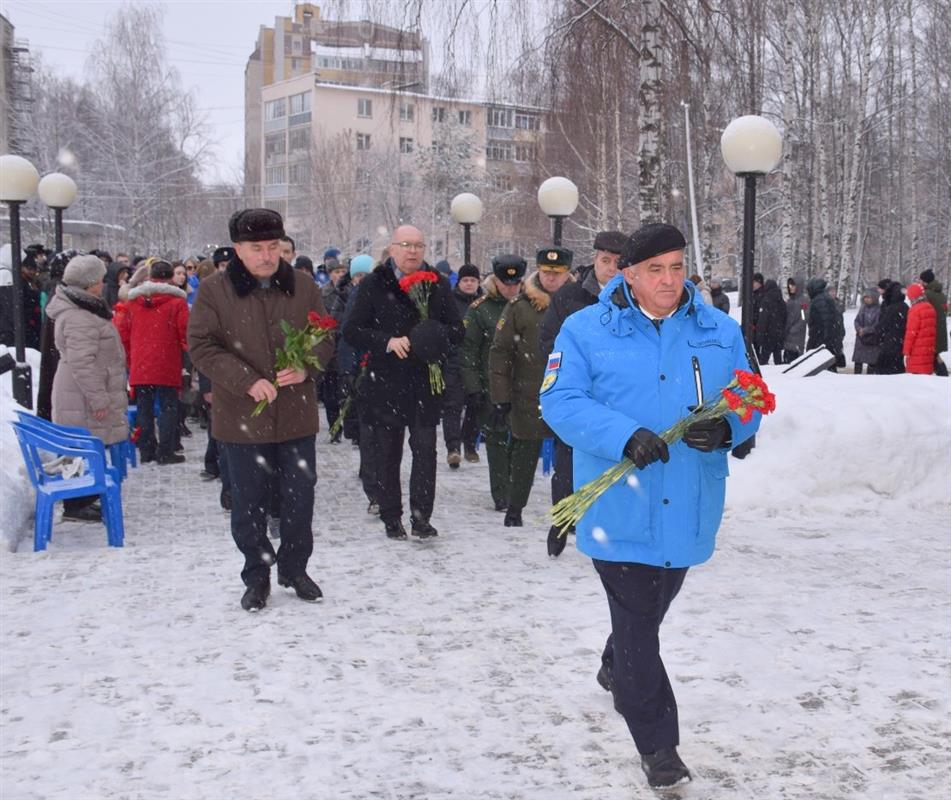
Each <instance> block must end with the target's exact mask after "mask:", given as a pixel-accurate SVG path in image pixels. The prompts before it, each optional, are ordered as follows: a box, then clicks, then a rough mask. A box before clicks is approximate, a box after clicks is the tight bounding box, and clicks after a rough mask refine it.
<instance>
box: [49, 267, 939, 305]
mask: <svg viewBox="0 0 951 800" xmlns="http://www.w3.org/2000/svg"><path fill="white" fill-rule="evenodd" d="M67 269H69V268H68V267H67ZM905 293H906V294H907V295H908V302H910V303H914V302H915V300H917V299H918V298H919V297H924V296H925V287H924V286H922V285H921V284H920V283H909V284H908V288H906V289H905Z"/></svg>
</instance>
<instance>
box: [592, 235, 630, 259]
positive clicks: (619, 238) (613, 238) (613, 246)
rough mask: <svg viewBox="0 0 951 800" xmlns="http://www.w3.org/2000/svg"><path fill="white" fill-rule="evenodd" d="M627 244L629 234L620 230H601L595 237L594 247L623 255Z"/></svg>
mask: <svg viewBox="0 0 951 800" xmlns="http://www.w3.org/2000/svg"><path fill="white" fill-rule="evenodd" d="M626 244H627V236H625V235H624V234H623V233H621V232H620V231H601V232H599V233H598V235H597V236H595V237H594V249H595V250H604V251H605V252H607V253H617V254H618V255H621V253H623V252H624V245H626Z"/></svg>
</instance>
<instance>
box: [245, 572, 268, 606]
mask: <svg viewBox="0 0 951 800" xmlns="http://www.w3.org/2000/svg"><path fill="white" fill-rule="evenodd" d="M270 595H271V581H269V580H268V581H265V582H264V583H256V584H255V585H254V586H249V587H248V588H247V589H246V590H245V592H244V595H243V596H242V598H241V608H243V609H244V610H245V611H260V610H261V609H262V608H264V606H266V605H267V599H268V597H270Z"/></svg>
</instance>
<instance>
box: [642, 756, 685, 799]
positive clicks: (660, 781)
mask: <svg viewBox="0 0 951 800" xmlns="http://www.w3.org/2000/svg"><path fill="white" fill-rule="evenodd" d="M641 769H643V770H644V774H645V775H647V783H648V784H649V785H650V787H651V788H652V789H664V788H666V787H668V786H677V785H678V784H681V783H687V782H688V781H689V780H690V770H689V769H687V766H686V764H684V762H683V761H681V760H680V756H678V755H677V748H676V747H664V748H662V749H661V750H658V751H657V752H656V753H642V754H641Z"/></svg>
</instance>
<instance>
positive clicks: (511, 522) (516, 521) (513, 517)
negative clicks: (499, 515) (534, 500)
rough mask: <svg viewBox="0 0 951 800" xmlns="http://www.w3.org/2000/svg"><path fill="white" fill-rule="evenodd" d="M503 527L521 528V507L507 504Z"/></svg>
mask: <svg viewBox="0 0 951 800" xmlns="http://www.w3.org/2000/svg"><path fill="white" fill-rule="evenodd" d="M505 527H506V528H521V527H522V509H520V508H514V507H512V506H509V510H508V511H506V512H505Z"/></svg>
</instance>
